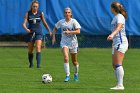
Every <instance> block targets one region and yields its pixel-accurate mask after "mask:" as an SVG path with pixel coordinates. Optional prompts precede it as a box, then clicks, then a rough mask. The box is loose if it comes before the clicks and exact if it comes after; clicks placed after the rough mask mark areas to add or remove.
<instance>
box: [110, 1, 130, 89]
mask: <svg viewBox="0 0 140 93" xmlns="http://www.w3.org/2000/svg"><path fill="white" fill-rule="evenodd" d="M111 11H112V13H113V14H114V15H115V17H114V18H113V20H112V22H111V25H112V33H111V34H110V35H109V36H108V37H107V40H113V45H112V64H113V68H114V72H115V75H116V80H117V85H116V86H115V87H113V88H110V89H113V90H124V86H123V77H124V69H123V66H122V62H123V59H124V55H125V52H126V51H127V49H128V40H127V37H126V32H125V19H126V18H127V13H126V11H125V10H124V8H123V6H122V5H121V4H120V3H119V2H113V3H112V4H111Z"/></svg>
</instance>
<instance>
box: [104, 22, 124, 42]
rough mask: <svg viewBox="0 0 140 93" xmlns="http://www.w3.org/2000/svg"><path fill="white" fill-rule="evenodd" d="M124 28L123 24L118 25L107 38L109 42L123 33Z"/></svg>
mask: <svg viewBox="0 0 140 93" xmlns="http://www.w3.org/2000/svg"><path fill="white" fill-rule="evenodd" d="M122 27H123V24H122V23H118V25H117V27H116V29H115V30H114V31H113V32H112V33H111V34H110V35H109V36H108V37H107V40H112V39H113V37H114V36H115V35H116V34H117V33H118V32H119V31H121V29H122Z"/></svg>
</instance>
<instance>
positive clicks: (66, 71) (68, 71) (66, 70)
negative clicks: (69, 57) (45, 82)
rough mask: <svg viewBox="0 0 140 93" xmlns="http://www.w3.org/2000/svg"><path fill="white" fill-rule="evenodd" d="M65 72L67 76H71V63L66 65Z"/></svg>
mask: <svg viewBox="0 0 140 93" xmlns="http://www.w3.org/2000/svg"><path fill="white" fill-rule="evenodd" d="M64 70H65V73H66V76H69V75H70V68H69V62H68V63H64Z"/></svg>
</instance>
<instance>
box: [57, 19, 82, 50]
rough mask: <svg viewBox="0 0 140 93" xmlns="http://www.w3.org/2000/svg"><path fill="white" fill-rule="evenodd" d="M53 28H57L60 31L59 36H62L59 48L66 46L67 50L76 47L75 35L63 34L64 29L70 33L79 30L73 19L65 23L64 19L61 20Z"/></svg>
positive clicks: (78, 25)
mask: <svg viewBox="0 0 140 93" xmlns="http://www.w3.org/2000/svg"><path fill="white" fill-rule="evenodd" d="M55 27H56V28H57V29H59V28H60V29H61V35H62V37H61V42H60V45H61V47H63V46H67V47H69V48H74V47H78V41H77V37H76V34H65V33H64V31H66V29H69V30H70V31H74V30H75V29H78V28H81V26H80V24H79V23H78V22H77V21H76V20H75V19H73V18H71V20H70V21H69V22H66V21H65V19H62V20H60V21H58V22H57V23H56V24H55Z"/></svg>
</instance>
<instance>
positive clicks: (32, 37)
mask: <svg viewBox="0 0 140 93" xmlns="http://www.w3.org/2000/svg"><path fill="white" fill-rule="evenodd" d="M42 38H43V35H40V34H35V35H33V33H29V34H27V35H26V36H25V41H26V42H35V41H36V40H42Z"/></svg>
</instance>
